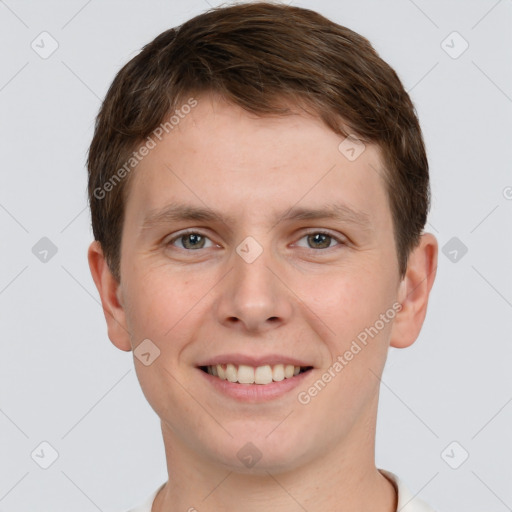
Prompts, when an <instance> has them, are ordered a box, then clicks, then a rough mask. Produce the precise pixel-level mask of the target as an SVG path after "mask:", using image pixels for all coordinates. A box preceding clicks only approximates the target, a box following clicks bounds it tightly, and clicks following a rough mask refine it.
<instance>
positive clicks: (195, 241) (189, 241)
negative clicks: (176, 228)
mask: <svg viewBox="0 0 512 512" xmlns="http://www.w3.org/2000/svg"><path fill="white" fill-rule="evenodd" d="M201 238H202V237H201V235H198V234H194V233H191V234H189V235H185V243H184V244H183V245H184V246H185V247H187V245H189V246H192V247H197V246H198V245H200V242H201V240H200V239H201Z"/></svg>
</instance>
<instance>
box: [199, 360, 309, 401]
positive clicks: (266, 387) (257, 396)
mask: <svg viewBox="0 0 512 512" xmlns="http://www.w3.org/2000/svg"><path fill="white" fill-rule="evenodd" d="M197 371H198V372H199V373H201V374H202V375H203V377H204V378H205V379H206V381H207V382H209V383H210V384H211V385H212V386H213V387H214V389H216V390H217V391H219V392H220V393H223V394H224V395H227V396H229V397H231V398H235V399H236V400H240V401H241V402H266V401H269V400H274V399H276V398H279V397H281V396H283V395H285V394H286V393H288V392H289V391H291V390H292V389H294V388H296V387H297V386H299V385H300V384H301V383H302V382H303V381H304V379H306V378H307V377H308V376H309V374H310V373H311V371H312V370H308V371H306V372H303V373H299V374H298V375H295V376H293V377H290V378H289V379H284V380H282V381H280V382H271V383H269V384H240V383H238V382H230V381H229V380H223V379H220V378H219V377H215V376H214V375H210V374H209V373H206V372H203V370H201V369H200V368H197Z"/></svg>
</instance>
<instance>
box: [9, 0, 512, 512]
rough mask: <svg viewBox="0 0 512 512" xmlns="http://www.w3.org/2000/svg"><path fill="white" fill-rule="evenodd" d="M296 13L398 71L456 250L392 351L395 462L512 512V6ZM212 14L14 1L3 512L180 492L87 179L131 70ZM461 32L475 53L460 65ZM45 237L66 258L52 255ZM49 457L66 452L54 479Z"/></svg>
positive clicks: (390, 455) (389, 419) (77, 510)
mask: <svg viewBox="0 0 512 512" xmlns="http://www.w3.org/2000/svg"><path fill="white" fill-rule="evenodd" d="M208 2H209V3H210V4H211V5H218V4H220V2H214V0H208ZM293 3H294V4H295V5H298V6H303V7H309V8H313V9H316V10H318V11H319V12H321V13H322V14H324V15H326V16H328V17H330V18H332V19H333V20H334V21H336V22H338V23H340V24H342V25H346V26H348V27H350V28H352V29H354V30H356V31H358V32H360V33H361V34H363V35H365V36H366V37H368V38H369V39H370V41H371V42H372V43H373V45H374V46H375V48H376V49H377V50H378V51H379V53H380V54H381V56H382V57H383V58H384V59H386V60H387V61H388V62H389V63H390V64H391V65H392V66H393V67H395V69H396V70H397V72H398V74H399V76H400V77H401V79H402V80H403V82H404V85H405V87H406V89H408V90H409V91H410V94H411V96H412V99H413V101H414V102H415V105H416V107H417V110H418V113H419V117H420V121H421V123H422V127H423V130H424V134H425V139H426V143H427V148H428V154H429V159H430V165H431V176H432V192H433V205H432V211H431V215H430V218H429V225H428V230H429V231H431V232H433V233H434V234H435V235H436V236H437V238H438V240H439V243H440V247H441V248H443V247H444V246H445V244H447V243H449V241H450V240H451V239H452V238H453V237H457V240H455V241H452V242H450V245H448V246H447V247H446V248H445V252H446V255H445V254H444V253H443V252H440V256H439V268H438V276H437V280H436V283H435V285H434V289H433V292H432V295H431V302H430V304H429V311H428V315H427V320H426V322H425V326H424V328H423V331H422V333H421V335H420V338H419V339H418V341H417V342H416V343H415V344H414V345H413V346H412V347H411V348H409V349H405V350H395V349H391V351H390V354H389V361H388V366H387V368H386V370H385V372H384V375H383V379H382V380H383V384H382V386H381V402H380V411H379V414H380V416H379V420H378V431H377V454H376V458H377V465H378V467H381V468H384V469H388V470H391V471H394V472H396V473H397V474H398V475H399V476H401V477H402V478H403V479H404V480H405V481H406V483H407V484H408V485H409V487H410V488H411V490H412V491H413V492H414V493H418V495H419V496H421V497H422V498H423V499H424V500H426V501H427V502H429V503H430V504H431V505H432V506H434V507H435V508H437V509H438V510H439V511H445V512H448V511H450V512H451V511H458V510H464V511H466V512H475V511H479V510H488V511H491V510H492V511H497V512H500V511H505V510H512V486H511V485H510V484H511V480H510V479H511V476H510V475H511V467H510V460H511V458H512V442H511V438H510V432H511V424H512V403H511V401H512V377H511V372H510V362H511V360H512V344H511V343H510V342H511V333H512V272H511V270H510V269H511V262H512V241H511V233H512V230H511V218H512V172H511V165H510V162H511V153H512V149H511V146H512V144H511V141H512V139H511V135H512V133H511V127H510V121H511V117H512V116H511V113H512V72H511V67H510V64H511V62H512V60H511V57H512V35H511V34H512V1H511V0H501V1H496V0H481V1H462V0H461V1H451V2H446V1H441V0H437V1H426V0H415V1H414V2H413V1H412V0H393V1H386V2H383V1H369V0H365V1H356V0H354V1H348V0H344V1H339V2H335V1H334V0H330V1H329V0H322V1H316V2H313V1H299V0H295V1H293ZM208 7H209V6H208V4H207V3H206V2H205V1H204V0H197V1H190V2H187V3H185V2H178V1H176V0H172V1H171V0H168V1H159V0H151V1H145V2H142V1H137V2H134V1H120V0H115V1H114V0H106V1H105V0H103V1H100V0H89V1H85V0H70V1H66V2H57V1H53V2H51V1H19V0H5V1H0V47H1V52H0V55H1V57H0V58H1V62H0V141H1V142H0V143H1V161H0V169H1V170H0V172H1V182H0V183H1V187H0V230H1V233H2V241H3V242H2V245H1V248H2V250H1V251H0V258H1V260H0V263H1V264H0V332H1V337H0V511H4V512H5V511H12V512H18V511H24V512H26V511H28V510H31V511H36V510H37V511H52V512H60V511H69V510H71V509H72V510H73V511H74V512H81V511H83V512H89V511H91V512H92V511H94V510H101V511H104V512H107V511H122V510H126V509H128V508H129V507H130V506H132V505H134V504H135V503H137V502H139V501H140V500H142V499H143V498H144V497H145V496H146V495H147V494H149V493H150V492H151V491H153V490H154V489H156V487H157V486H158V485H159V484H160V483H161V482H163V481H164V480H165V479H166V468H165V459H164V452H163V443H162V441H161V434H160V427H159V421H158V418H157V417H156V415H155V414H154V413H153V411H152V409H151V408H150V407H149V405H148V404H147V403H146V401H145V399H144V397H143V395H142V392H141V391H140V389H139V385H138V382H137V380H136V377H135V372H134V370H133V360H132V354H131V353H124V352H120V351H118V350H117V349H115V348H114V347H113V345H112V344H111V343H110V341H109V340H108V338H107V335H106V328H105V323H104V319H103V313H102V310H101V308H100V306H99V298H98V295H97V292H96V289H95V287H94V284H93V282H92V279H91V277H90V274H89V269H88V266H87V261H86V251H87V247H88V244H89V242H90V241H91V239H92V234H91V229H90V227H89V213H88V210H87V202H86V171H85V167H84V163H85V158H86V151H87V147H88V144H89V142H90V140H91V136H92V129H93V121H94V117H95V116H96V113H97V111H98V108H99V106H100V101H101V99H102V98H103V96H104V95H105V93H106V90H107V88H108V86H109V85H110V83H111V81H112V79H113V78H114V75H115V73H116V72H117V71H118V69H119V68H120V67H121V65H122V64H124V63H125V62H126V61H127V60H128V59H130V58H131V57H133V56H134V55H135V54H136V53H137V51H138V50H139V49H140V48H141V46H142V45H143V44H145V43H147V42H149V41H150V40H151V39H153V38H154V37H155V36H156V35H157V34H159V33H160V32H162V31H163V30H165V29H167V28H170V27H171V26H176V25H178V24H180V23H182V22H183V21H185V20H186V19H188V18H190V17H191V16H193V15H195V14H198V13H200V12H202V11H204V10H205V9H207V8H208ZM43 31H47V32H48V33H49V34H51V37H52V38H53V39H55V40H56V41H57V42H58V45H59V46H58V49H57V50H56V51H55V52H54V53H53V54H52V55H51V56H49V57H48V58H46V59H43V58H41V56H40V55H39V54H38V53H36V51H34V49H33V48H32V47H31V43H32V42H33V41H35V43H34V44H38V45H39V47H40V48H39V51H42V50H43V48H42V46H43V44H44V48H45V49H46V50H45V51H48V49H50V48H51V40H50V39H45V40H44V41H43V42H41V39H42V37H47V36H39V34H41V32H43ZM454 31H457V32H458V33H459V34H460V36H462V38H464V40H465V41H467V43H468V44H469V47H468V49H467V50H466V51H465V52H464V53H462V54H461V55H460V56H458V58H453V55H454V54H458V53H459V52H460V51H461V50H462V49H463V47H464V46H463V45H464V42H463V40H462V39H460V38H459V37H458V36H451V37H448V36H449V35H450V34H451V33H452V32H454ZM447 37H448V39H447ZM443 41H445V43H443ZM447 51H448V52H451V53H452V56H450V55H449V54H448V53H447ZM43 237H47V238H48V239H49V240H51V242H52V244H54V246H55V247H56V248H57V252H56V254H54V255H53V254H52V251H51V248H49V252H48V253H47V254H46V255H45V253H44V252H43V253H41V251H44V249H45V247H46V248H47V249H48V247H47V245H45V244H48V241H42V242H40V239H41V238H43ZM38 243H39V245H36V244H38ZM461 243H463V244H464V245H465V246H466V247H467V253H466V254H464V255H462V251H461ZM41 244H42V245H41ZM453 244H455V245H453ZM34 246H35V249H33V247H34ZM454 249H455V250H457V251H458V252H457V259H456V261H453V258H454V255H455V253H453V252H451V251H453V250H454ZM450 252H451V254H450ZM34 253H35V254H34ZM43 256H45V257H46V262H44V261H41V260H40V258H42V257H43ZM43 441H46V442H48V443H49V444H50V445H51V446H52V447H53V448H54V449H55V450H56V451H57V452H58V454H59V456H58V458H57V460H56V461H55V462H54V463H53V464H52V465H51V466H50V467H49V468H48V469H42V468H41V467H40V465H39V464H41V463H43V464H44V460H43V459H45V457H46V462H49V461H50V459H49V458H48V457H50V451H49V449H48V448H46V451H44V446H43V452H44V456H43V452H41V447H40V446H39V445H40V443H41V442H43ZM453 441H456V442H457V443H458V444H457V445H452V446H451V447H450V448H448V450H445V449H446V448H447V446H448V445H450V443H452V442H453ZM34 450H35V453H36V455H34V456H33V457H31V454H32V453H33V452H34ZM38 450H39V451H38ZM464 450H465V451H467V452H468V453H469V458H468V459H467V460H466V461H465V462H464V463H463V464H462V465H460V466H459V467H458V468H457V469H453V468H452V467H450V466H449V464H448V463H447V462H449V463H450V464H451V465H452V466H458V465H459V464H460V463H461V461H462V460H463V455H464ZM443 453H444V456H443V455H442V454H443ZM37 454H39V458H38V457H37Z"/></svg>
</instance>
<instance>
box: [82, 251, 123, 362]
mask: <svg viewBox="0 0 512 512" xmlns="http://www.w3.org/2000/svg"><path fill="white" fill-rule="evenodd" d="M87 259H88V260H89V268H90V269H91V274H92V278H93V280H94V284H95V285H96V288H97V289H98V292H99V294H100V298H101V305H102V307H103V313H104V315H105V320H106V321H107V328H108V337H109V338H110V341H111V342H112V343H113V344H114V345H115V346H116V347H117V348H119V349H121V350H125V351H126V352H128V351H130V350H131V349H132V347H131V343H130V333H129V331H128V328H127V326H126V315H125V310H124V307H123V305H122V300H120V297H121V285H120V283H118V282H117V280H116V279H115V278H114V276H113V275H112V272H111V271H110V268H109V266H108V264H107V261H106V259H105V256H104V255H103V250H102V248H101V245H100V243H99V242H97V241H95V242H93V243H92V244H91V245H90V246H89V251H88V253H87Z"/></svg>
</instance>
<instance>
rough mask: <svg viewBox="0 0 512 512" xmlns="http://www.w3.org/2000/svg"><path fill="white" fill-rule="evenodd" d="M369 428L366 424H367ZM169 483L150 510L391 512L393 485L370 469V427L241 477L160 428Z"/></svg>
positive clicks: (372, 428) (372, 429)
mask: <svg viewBox="0 0 512 512" xmlns="http://www.w3.org/2000/svg"><path fill="white" fill-rule="evenodd" d="M366 425H367V426H368V425H369V423H366ZM162 433H163V437H164V444H165V450H166V458H167V467H168V473H169V481H168V482H167V483H166V484H165V486H164V487H163V488H162V489H161V490H160V492H159V493H158V495H157V497H156V499H155V502H154V504H153V509H152V512H164V511H165V512H175V511H185V510H186V511H190V512H194V511H197V512H210V511H211V512H214V511H215V512H216V511H218V510H222V511H224V512H239V511H240V506H241V504H243V510H244V512H263V511H267V510H269V509H270V510H279V511H280V512H296V511H297V510H301V509H302V510H307V511H308V512H320V511H322V512H326V511H332V512H359V511H361V510H373V511H374V512H396V507H397V493H396V490H395V487H394V484H393V483H392V482H390V481H389V480H388V479H387V478H386V477H385V476H384V475H382V474H381V473H380V472H379V471H378V469H377V468H376V466H375V462H374V460H375V456H374V439H375V423H374V422H373V423H372V422H370V426H369V427H368V428H367V430H366V431H364V430H363V431H362V430H361V429H360V428H356V429H353V430H352V432H351V435H350V436H349V438H348V439H346V443H343V446H337V447H335V449H330V450H328V451H327V452H326V453H322V454H317V456H316V458H315V459H313V460H310V461H308V462H307V463H305V464H301V465H298V466H296V467H294V468H293V469H287V470H286V471H283V470H282V469H281V470H275V468H264V469H260V470H259V472H258V474H254V473H240V472H239V469H237V468H235V467H227V466H222V465H220V464H216V463H213V462H212V461H211V460H206V458H205V457H201V456H200V455H198V454H197V452H195V451H194V450H192V449H190V448H189V447H186V446H184V445H182V444H180V443H179V440H178V439H176V436H175V435H174V434H173V432H172V431H171V430H170V429H168V428H166V426H165V425H164V424H162Z"/></svg>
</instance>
